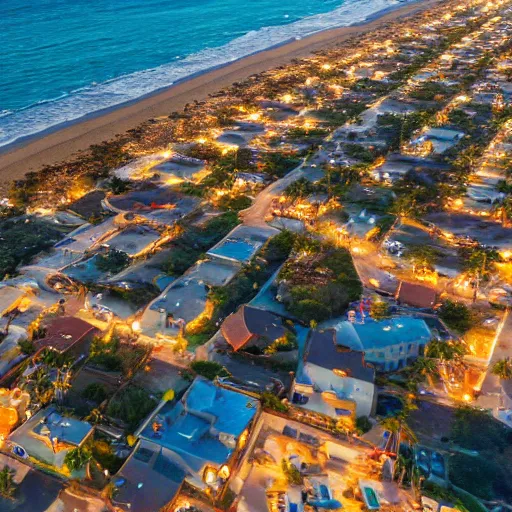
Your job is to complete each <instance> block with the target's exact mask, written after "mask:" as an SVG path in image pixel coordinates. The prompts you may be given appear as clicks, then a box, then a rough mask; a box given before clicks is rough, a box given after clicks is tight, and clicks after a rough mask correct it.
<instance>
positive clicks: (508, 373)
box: [491, 357, 512, 380]
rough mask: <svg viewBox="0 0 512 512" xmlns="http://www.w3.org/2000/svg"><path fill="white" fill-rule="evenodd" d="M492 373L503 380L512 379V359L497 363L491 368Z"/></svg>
mask: <svg viewBox="0 0 512 512" xmlns="http://www.w3.org/2000/svg"><path fill="white" fill-rule="evenodd" d="M491 373H492V374H493V375H496V376H497V377H499V378H500V379H502V380H510V379H512V361H511V360H510V357H506V358H504V359H500V360H499V361H496V362H495V363H494V364H493V366H492V368H491Z"/></svg>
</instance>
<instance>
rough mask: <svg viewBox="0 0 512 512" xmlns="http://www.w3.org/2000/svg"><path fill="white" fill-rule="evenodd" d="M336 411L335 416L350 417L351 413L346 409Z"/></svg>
mask: <svg viewBox="0 0 512 512" xmlns="http://www.w3.org/2000/svg"><path fill="white" fill-rule="evenodd" d="M334 410H335V411H336V415H337V416H352V411H349V410H348V409H337V408H336V409H334Z"/></svg>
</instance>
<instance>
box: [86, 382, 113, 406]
mask: <svg viewBox="0 0 512 512" xmlns="http://www.w3.org/2000/svg"><path fill="white" fill-rule="evenodd" d="M82 396H83V397H84V398H85V399H86V400H92V401H93V402H96V403H97V404H100V403H101V402H103V400H105V398H107V396H108V394H107V390H106V388H105V386H104V385H103V384H101V383H99V382H92V383H91V384H89V385H88V386H87V387H86V388H85V389H84V390H83V391H82Z"/></svg>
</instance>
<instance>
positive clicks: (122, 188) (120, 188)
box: [107, 176, 131, 195]
mask: <svg viewBox="0 0 512 512" xmlns="http://www.w3.org/2000/svg"><path fill="white" fill-rule="evenodd" d="M107 186H108V188H109V189H110V191H111V192H112V194H114V195H119V194H124V193H125V192H127V191H128V190H130V188H131V186H130V182H129V181H128V180H123V179H121V178H118V177H117V176H112V179H111V180H110V182H109V183H108V185H107Z"/></svg>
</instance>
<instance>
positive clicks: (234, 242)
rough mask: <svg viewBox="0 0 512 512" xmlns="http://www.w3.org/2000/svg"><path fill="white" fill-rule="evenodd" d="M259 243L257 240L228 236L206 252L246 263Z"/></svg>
mask: <svg viewBox="0 0 512 512" xmlns="http://www.w3.org/2000/svg"><path fill="white" fill-rule="evenodd" d="M261 245H262V244H261V243H257V242H252V243H251V242H248V241H246V240H239V239H233V238H228V239H227V240H225V241H224V242H221V243H220V244H219V245H218V246H217V247H214V248H213V249H211V250H210V251H208V254H209V255H212V256H217V257H220V258H226V259H229V260H235V261H238V262H240V263H248V262H249V261H250V259H251V258H252V256H253V255H254V254H255V253H256V251H257V250H258V249H259V248H260V247H261Z"/></svg>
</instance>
